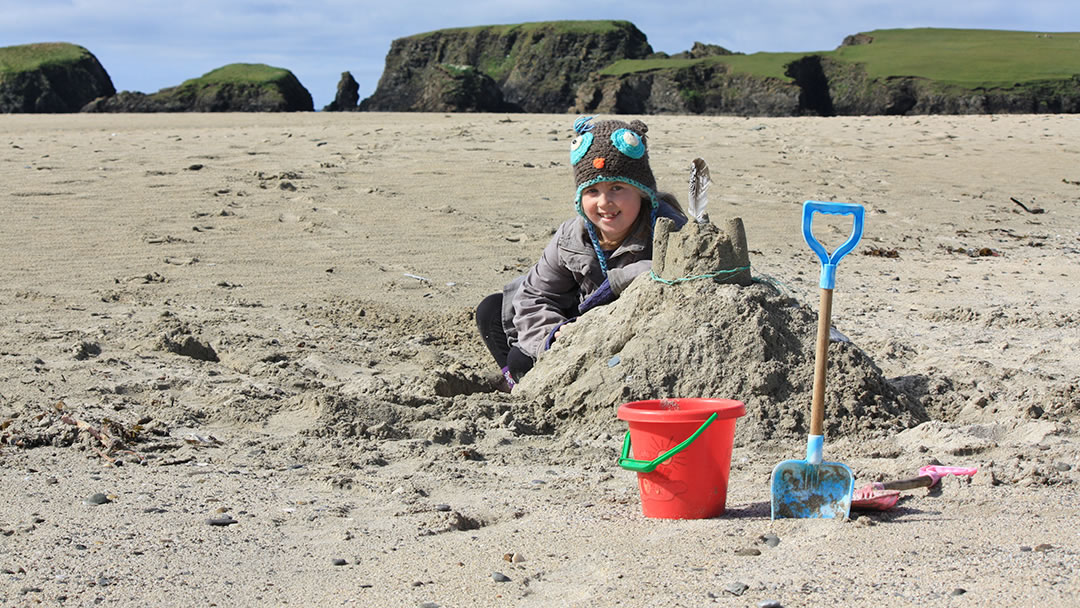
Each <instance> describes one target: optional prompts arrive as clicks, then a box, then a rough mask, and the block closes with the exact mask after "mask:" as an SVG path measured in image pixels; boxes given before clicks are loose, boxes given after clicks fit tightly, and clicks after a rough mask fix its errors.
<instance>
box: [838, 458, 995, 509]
mask: <svg viewBox="0 0 1080 608" xmlns="http://www.w3.org/2000/svg"><path fill="white" fill-rule="evenodd" d="M977 472H978V469H976V468H974V467H943V466H937V465H927V466H925V467H922V468H921V469H919V476H918V477H912V478H911V479H901V480H898V481H886V482H884V483H882V482H876V483H871V484H867V485H865V486H863V487H861V488H859V489H858V490H855V494H854V495H853V496H852V499H851V508H852V509H856V510H859V511H888V510H889V509H891V508H893V507H894V506H896V502H897V501H898V500H900V490H911V489H914V488H932V487H934V486H935V485H937V482H938V481H940V480H941V478H942V477H944V476H946V475H963V476H966V477H971V476H972V475H974V474H975V473H977Z"/></svg>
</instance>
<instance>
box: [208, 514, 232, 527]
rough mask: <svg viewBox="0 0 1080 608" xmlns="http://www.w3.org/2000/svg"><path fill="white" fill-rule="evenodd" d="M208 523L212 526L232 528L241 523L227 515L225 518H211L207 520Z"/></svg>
mask: <svg viewBox="0 0 1080 608" xmlns="http://www.w3.org/2000/svg"><path fill="white" fill-rule="evenodd" d="M206 523H208V524H210V525H211V526H231V525H233V524H236V523H240V522H238V521H236V520H235V519H233V518H232V517H230V516H228V515H226V516H224V517H211V518H210V519H208V520H206Z"/></svg>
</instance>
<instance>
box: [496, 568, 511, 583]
mask: <svg viewBox="0 0 1080 608" xmlns="http://www.w3.org/2000/svg"><path fill="white" fill-rule="evenodd" d="M491 580H493V581H495V582H496V583H509V582H510V577H509V576H506V575H505V574H503V573H502V572H497V571H496V572H492V573H491Z"/></svg>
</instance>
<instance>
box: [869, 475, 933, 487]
mask: <svg viewBox="0 0 1080 608" xmlns="http://www.w3.org/2000/svg"><path fill="white" fill-rule="evenodd" d="M932 485H934V478H933V477H931V476H929V475H920V476H918V477H912V478H911V479H900V480H897V481H886V482H884V483H882V484H881V487H882V488H883V489H885V490H914V489H915V488H929V487H930V486H932Z"/></svg>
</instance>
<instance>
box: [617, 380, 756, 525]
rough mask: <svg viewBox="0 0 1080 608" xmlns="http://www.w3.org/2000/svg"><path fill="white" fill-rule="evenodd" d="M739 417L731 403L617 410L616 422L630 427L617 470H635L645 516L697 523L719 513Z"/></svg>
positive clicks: (652, 403)
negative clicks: (689, 520)
mask: <svg viewBox="0 0 1080 608" xmlns="http://www.w3.org/2000/svg"><path fill="white" fill-rule="evenodd" d="M745 413H746V406H745V405H744V404H743V403H742V402H741V401H735V400H733V399H654V400H649V401H634V402H632V403H624V404H623V405H620V406H619V412H618V416H619V418H620V419H621V420H626V421H627V422H629V423H630V430H629V431H627V433H626V438H625V440H624V441H623V452H622V458H619V466H621V467H623V468H624V469H628V470H631V471H636V472H637V474H638V485H639V486H640V489H641V511H642V513H643V514H644V515H645V517H658V518H665V519H703V518H707V517H715V516H717V515H720V514H722V513H723V512H724V507H725V504H726V503H727V485H728V474H729V472H730V470H731V446H732V444H733V443H734V441H735V419H736V418H738V417H739V416H742V415H743V414H745ZM631 445H633V454H634V457H633V458H631V457H630V450H631Z"/></svg>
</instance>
